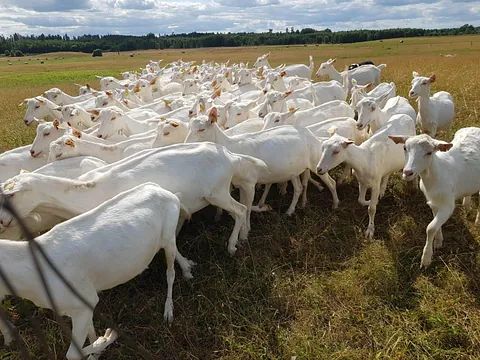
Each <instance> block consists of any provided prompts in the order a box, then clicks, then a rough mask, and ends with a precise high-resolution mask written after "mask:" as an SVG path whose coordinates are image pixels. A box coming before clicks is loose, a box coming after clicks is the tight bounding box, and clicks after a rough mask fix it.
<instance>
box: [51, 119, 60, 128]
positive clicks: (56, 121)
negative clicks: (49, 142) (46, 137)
mask: <svg viewBox="0 0 480 360" xmlns="http://www.w3.org/2000/svg"><path fill="white" fill-rule="evenodd" d="M52 124H53V126H55V129H57V130H58V127H59V126H60V121H58V119H55V120H53V123H52Z"/></svg>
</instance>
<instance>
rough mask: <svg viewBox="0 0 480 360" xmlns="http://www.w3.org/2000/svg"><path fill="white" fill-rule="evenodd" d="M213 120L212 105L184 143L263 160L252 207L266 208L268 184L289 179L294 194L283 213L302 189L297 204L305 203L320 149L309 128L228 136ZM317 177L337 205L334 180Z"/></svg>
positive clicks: (295, 199)
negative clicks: (207, 144)
mask: <svg viewBox="0 0 480 360" xmlns="http://www.w3.org/2000/svg"><path fill="white" fill-rule="evenodd" d="M216 121H217V111H216V108H215V107H213V108H212V109H211V110H210V112H209V115H208V117H207V116H201V117H198V118H196V119H194V120H192V122H191V124H190V132H189V133H188V136H187V138H186V140H185V142H196V141H212V142H214V143H217V144H221V145H223V146H225V147H226V148H227V149H229V150H230V151H233V152H235V153H239V154H245V155H250V156H253V157H255V158H258V159H261V160H262V161H264V162H265V164H267V166H268V170H267V169H265V171H264V172H261V173H260V176H259V178H258V181H257V182H258V183H260V184H266V187H265V191H264V193H263V196H262V198H261V199H260V201H259V203H258V207H256V208H255V209H256V210H258V211H265V210H270V207H269V206H264V203H265V200H266V197H267V194H268V191H269V189H270V187H271V184H274V183H283V182H285V181H289V180H291V181H292V183H293V186H294V196H293V199H292V202H291V204H290V207H289V208H288V210H287V215H291V214H293V212H294V211H295V207H296V205H297V202H298V200H299V198H300V195H302V192H303V196H302V203H301V205H302V206H305V205H306V201H307V194H306V191H307V186H308V178H309V177H310V170H312V171H314V172H315V163H316V162H317V161H318V158H319V150H320V144H319V141H318V140H317V138H316V137H315V136H314V135H313V134H312V133H311V132H310V131H309V130H307V129H306V128H304V127H300V126H298V127H293V126H282V127H278V128H274V129H270V130H266V131H260V132H257V133H250V134H243V135H237V136H232V137H229V136H228V135H226V134H225V133H224V132H223V131H222V130H221V129H220V128H219V127H218V125H217V124H216ZM272 139H274V141H273V140H272ZM309 169H310V170H309ZM301 174H304V175H303V178H302V181H300V175H301ZM321 178H322V180H323V181H324V182H325V184H326V185H327V186H328V188H329V189H330V191H331V193H332V196H333V202H334V207H335V206H336V204H338V197H337V193H336V189H335V181H334V180H333V179H332V178H331V177H330V176H329V175H328V174H326V175H325V176H321ZM302 182H303V184H302ZM302 185H303V186H302ZM247 216H248V214H247Z"/></svg>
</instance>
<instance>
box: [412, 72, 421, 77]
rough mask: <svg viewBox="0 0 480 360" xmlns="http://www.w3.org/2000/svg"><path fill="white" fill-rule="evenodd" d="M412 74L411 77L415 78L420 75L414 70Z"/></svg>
mask: <svg viewBox="0 0 480 360" xmlns="http://www.w3.org/2000/svg"><path fill="white" fill-rule="evenodd" d="M412 75H413V77H414V78H416V77H419V76H420V75H419V74H418V73H417V72H416V71H413V72H412Z"/></svg>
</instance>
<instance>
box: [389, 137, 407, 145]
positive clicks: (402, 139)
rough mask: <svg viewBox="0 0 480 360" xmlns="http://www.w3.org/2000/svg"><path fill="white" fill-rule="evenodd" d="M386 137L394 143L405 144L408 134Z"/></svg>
mask: <svg viewBox="0 0 480 360" xmlns="http://www.w3.org/2000/svg"><path fill="white" fill-rule="evenodd" d="M388 138H389V139H390V140H392V141H393V142H394V143H395V144H405V141H407V139H408V136H388Z"/></svg>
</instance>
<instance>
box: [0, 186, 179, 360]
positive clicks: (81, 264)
mask: <svg viewBox="0 0 480 360" xmlns="http://www.w3.org/2000/svg"><path fill="white" fill-rule="evenodd" d="M24 180H27V179H24ZM75 185H76V184H74V185H73V186H75ZM22 186H28V180H27V181H25V182H23V181H20V182H19V183H17V184H14V186H13V188H12V189H10V190H8V191H6V194H7V196H8V195H9V194H10V195H11V194H15V192H16V191H17V190H16V187H20V188H21V187H22ZM78 186H81V185H78ZM181 208H182V207H181V204H180V201H179V200H178V198H177V197H176V196H175V195H173V194H172V193H170V192H169V191H166V190H164V189H162V188H161V187H160V186H158V185H156V184H153V183H146V184H142V185H139V186H137V187H134V188H132V189H130V190H127V191H125V192H123V193H120V194H118V195H117V196H115V197H113V198H112V199H110V200H107V201H106V202H104V203H103V204H101V205H99V206H98V207H96V208H94V209H92V210H90V211H88V212H86V213H84V214H82V215H80V216H78V217H75V218H73V219H71V220H69V221H66V222H64V223H63V224H59V225H57V226H56V227H54V228H53V229H52V230H50V231H49V232H48V233H46V234H43V235H41V236H40V237H38V238H37V239H36V241H37V242H38V243H39V244H40V245H41V246H42V248H43V249H44V251H45V252H46V254H47V255H48V256H49V258H50V259H51V260H52V262H53V263H54V264H55V265H56V267H57V268H58V269H59V270H60V271H61V272H62V274H63V276H65V277H66V278H67V280H68V281H69V282H70V283H71V284H72V285H73V286H74V287H75V288H76V289H77V290H79V291H81V293H82V295H83V296H84V297H85V298H86V300H87V301H88V302H89V304H91V305H92V306H96V305H97V303H98V301H99V298H98V295H97V293H98V292H99V291H102V290H107V289H110V288H112V287H115V286H117V285H120V284H123V283H125V282H127V281H129V280H131V279H132V278H134V277H135V276H137V275H138V274H140V273H142V272H143V271H144V270H145V269H146V268H147V267H148V265H149V264H150V262H151V261H152V259H153V257H154V256H155V254H156V253H157V252H158V251H159V250H160V249H162V248H163V249H164V250H165V257H166V259H167V283H168V290H167V299H166V302H165V311H164V318H165V320H166V321H168V322H171V321H172V320H173V300H172V292H173V282H174V280H175V269H174V260H175V257H176V256H177V247H176V239H175V228H176V225H177V221H178V217H179V214H180V210H181ZM184 212H185V210H184ZM187 213H188V212H187ZM113 218H114V219H115V221H114V222H112V221H111V219H113ZM139 233H141V234H142V236H140V237H139V236H138V234H139ZM0 249H1V251H0V254H1V255H0V256H1V263H2V269H3V271H4V272H5V273H6V276H8V278H9V279H10V281H12V282H13V283H14V284H15V293H16V295H18V296H20V297H24V298H27V299H29V300H31V301H32V302H34V303H35V304H36V305H37V306H41V307H44V308H51V304H50V301H49V299H48V297H47V295H46V293H45V289H44V288H43V286H42V283H41V282H40V281H39V280H38V276H37V275H36V272H35V265H34V262H33V259H32V257H31V254H30V250H29V245H28V243H27V242H16V241H8V240H3V241H1V242H0ZM41 267H42V268H43V270H44V272H45V275H46V277H47V281H48V283H49V284H50V285H51V290H52V295H53V298H54V299H55V302H56V305H57V307H58V310H59V312H60V314H62V315H67V316H69V317H71V318H72V344H70V347H69V349H68V351H67V354H66V358H67V359H68V360H80V359H83V358H84V357H85V356H87V355H90V354H96V355H98V354H100V353H101V352H102V351H103V350H104V349H105V348H106V347H107V346H108V345H110V344H111V343H113V342H114V341H115V339H116V338H117V335H116V333H115V332H113V331H112V330H111V329H107V331H106V332H105V335H104V337H100V338H98V341H97V336H96V334H95V329H94V327H93V311H92V310H90V309H89V308H88V307H86V306H85V305H84V304H82V303H80V302H79V301H78V299H77V298H76V297H75V296H74V295H73V294H72V293H71V292H70V290H69V289H68V288H67V286H66V285H65V284H63V283H62V282H60V281H59V280H58V277H57V276H56V275H55V274H54V272H53V271H52V270H51V269H50V268H49V267H47V266H46V264H45V262H41ZM6 295H11V294H10V293H9V292H8V290H7V288H6V286H5V285H4V284H2V285H0V298H1V299H2V300H3V299H4V298H5V296H6ZM12 327H13V325H12V324H10V323H8V324H7V323H5V322H3V321H0V330H1V331H2V333H3V336H4V339H5V343H6V344H7V345H8V344H10V343H11V341H12V340H13V334H12V333H11V330H10V329H11V328H12ZM87 336H88V339H89V341H90V345H89V346H87V347H84V348H83V349H82V350H81V353H78V350H77V348H76V347H75V346H74V345H73V341H75V343H76V344H78V345H80V346H83V344H84V343H85V340H86V338H87Z"/></svg>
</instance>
